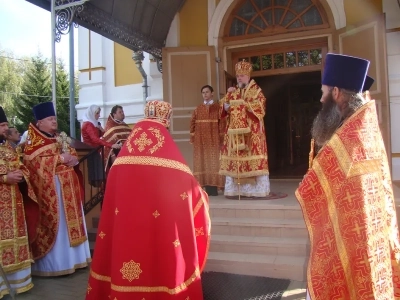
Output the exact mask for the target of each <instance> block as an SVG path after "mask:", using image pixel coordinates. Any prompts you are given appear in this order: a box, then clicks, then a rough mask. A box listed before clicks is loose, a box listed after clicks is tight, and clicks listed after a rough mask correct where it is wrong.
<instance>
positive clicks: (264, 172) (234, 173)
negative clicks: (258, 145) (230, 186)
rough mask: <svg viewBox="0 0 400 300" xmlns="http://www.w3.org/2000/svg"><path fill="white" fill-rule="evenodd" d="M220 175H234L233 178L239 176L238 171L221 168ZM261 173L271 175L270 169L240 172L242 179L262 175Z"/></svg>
mask: <svg viewBox="0 0 400 300" xmlns="http://www.w3.org/2000/svg"><path fill="white" fill-rule="evenodd" d="M219 175H224V176H229V177H233V178H237V177H238V173H237V171H235V172H231V171H226V170H220V171H219ZM261 175H269V171H268V170H257V171H250V172H243V173H240V174H239V177H240V180H242V179H243V178H247V177H254V176H261Z"/></svg>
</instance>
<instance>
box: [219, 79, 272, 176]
mask: <svg viewBox="0 0 400 300" xmlns="http://www.w3.org/2000/svg"><path fill="white" fill-rule="evenodd" d="M224 103H230V105H231V107H230V108H229V114H228V113H227V112H226V111H225V109H224ZM265 105H266V99H265V97H264V95H263V93H262V91H261V88H260V87H259V86H258V85H257V84H256V82H255V81H254V80H251V81H250V82H249V84H248V85H247V87H246V88H245V89H239V88H236V90H235V91H234V92H228V93H227V94H226V96H225V97H224V98H223V99H222V100H221V105H220V116H221V118H226V129H225V137H224V143H223V145H222V149H221V166H220V174H221V175H225V176H230V177H233V178H237V177H240V178H248V177H256V176H260V175H268V174H269V171H268V156H267V143H266V136H265V127H264V115H265Z"/></svg>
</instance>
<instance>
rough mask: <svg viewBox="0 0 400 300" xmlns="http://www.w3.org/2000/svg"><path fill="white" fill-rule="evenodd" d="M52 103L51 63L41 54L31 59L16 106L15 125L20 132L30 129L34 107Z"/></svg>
mask: <svg viewBox="0 0 400 300" xmlns="http://www.w3.org/2000/svg"><path fill="white" fill-rule="evenodd" d="M48 101H51V72H50V68H49V62H48V60H47V59H46V58H44V57H43V56H42V55H41V54H38V55H37V56H35V57H32V58H31V62H30V64H29V66H28V68H27V70H26V72H25V74H23V84H22V89H21V94H20V95H19V97H18V99H17V101H16V102H15V106H16V115H17V118H18V123H17V124H15V125H16V127H17V128H18V129H19V130H20V132H23V131H25V130H26V129H27V128H28V125H29V123H30V122H32V121H33V119H34V116H33V112H32V107H33V106H35V105H37V104H39V103H43V102H48Z"/></svg>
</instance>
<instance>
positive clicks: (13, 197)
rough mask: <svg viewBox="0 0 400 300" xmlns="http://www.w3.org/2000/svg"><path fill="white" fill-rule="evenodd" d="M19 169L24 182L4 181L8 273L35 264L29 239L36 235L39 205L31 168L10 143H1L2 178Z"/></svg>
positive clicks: (1, 243)
mask: <svg viewBox="0 0 400 300" xmlns="http://www.w3.org/2000/svg"><path fill="white" fill-rule="evenodd" d="M18 169H19V170H21V171H22V173H23V175H24V180H25V181H24V182H23V183H19V184H6V183H0V212H1V215H0V216H1V217H0V255H1V265H2V267H3V269H4V271H5V272H6V273H14V272H16V271H19V270H22V269H25V268H28V267H30V266H31V263H32V262H33V259H32V256H31V253H30V249H29V242H32V241H34V239H35V238H36V237H35V233H36V226H37V219H38V212H39V207H38V204H37V201H36V196H35V194H34V191H33V189H32V186H31V184H30V176H29V171H28V169H27V168H26V167H25V166H24V165H23V164H22V163H21V161H20V159H19V155H18V154H17V153H16V152H15V150H14V149H13V147H12V146H11V145H10V144H9V143H8V142H5V143H4V144H2V145H0V177H2V176H3V175H6V174H7V173H8V172H11V171H15V170H18ZM25 209H26V210H27V213H28V214H27V213H26V212H25ZM25 220H26V221H25ZM25 224H26V225H27V226H25ZM28 236H29V238H28Z"/></svg>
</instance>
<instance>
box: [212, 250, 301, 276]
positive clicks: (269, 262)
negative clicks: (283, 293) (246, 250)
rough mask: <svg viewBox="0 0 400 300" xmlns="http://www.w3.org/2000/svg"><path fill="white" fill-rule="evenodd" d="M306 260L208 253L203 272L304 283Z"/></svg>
mask: <svg viewBox="0 0 400 300" xmlns="http://www.w3.org/2000/svg"><path fill="white" fill-rule="evenodd" d="M306 267H307V258H305V257H294V256H283V255H279V256H277V255H261V254H241V253H221V252H209V254H208V260H207V263H206V267H205V271H206V272H207V271H214V272H225V273H232V274H241V275H253V276H264V277H271V278H282V279H290V280H298V281H305V279H306Z"/></svg>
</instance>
